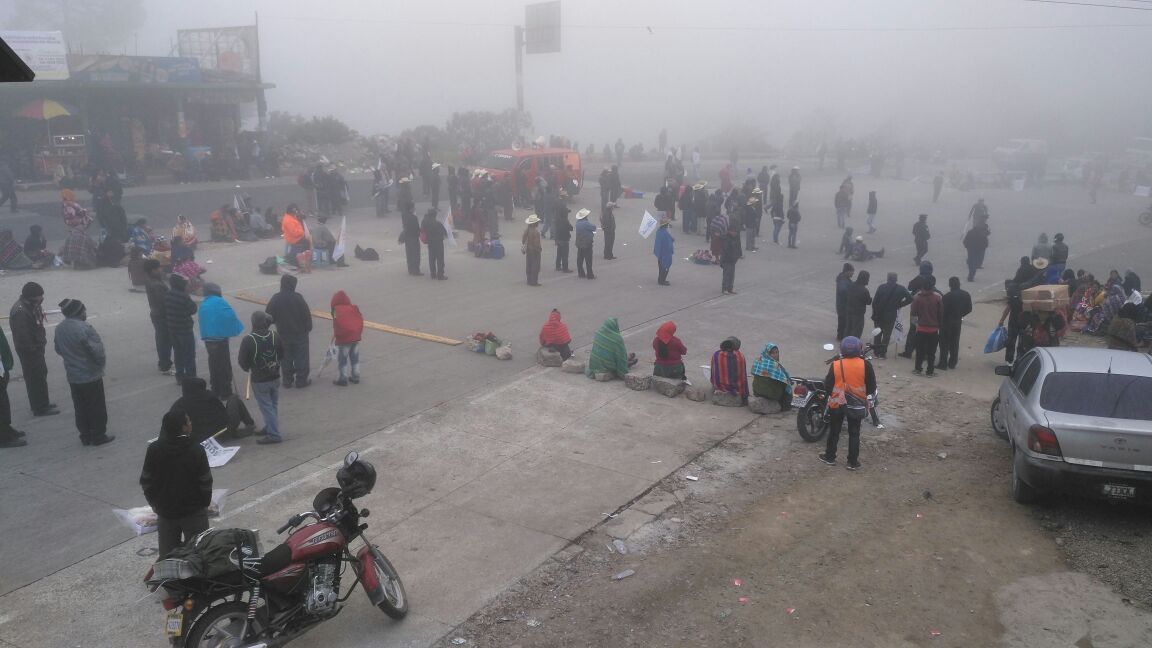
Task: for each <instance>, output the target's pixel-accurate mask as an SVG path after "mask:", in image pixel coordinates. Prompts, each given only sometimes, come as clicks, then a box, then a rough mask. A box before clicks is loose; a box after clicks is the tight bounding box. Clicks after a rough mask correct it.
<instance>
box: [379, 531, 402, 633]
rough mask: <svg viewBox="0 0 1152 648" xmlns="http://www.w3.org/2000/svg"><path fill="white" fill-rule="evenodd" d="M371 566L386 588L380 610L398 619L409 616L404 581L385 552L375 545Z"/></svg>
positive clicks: (382, 586)
mask: <svg viewBox="0 0 1152 648" xmlns="http://www.w3.org/2000/svg"><path fill="white" fill-rule="evenodd" d="M371 568H372V569H375V570H376V580H377V582H379V583H380V587H381V588H382V589H383V590H384V598H383V599H382V600H381V601H380V605H379V606H378V607H379V608H380V610H381V611H382V612H384V614H387V615H388V616H390V617H392V618H393V619H396V620H397V621H399V620H400V619H403V618H404V617H406V616H408V593H407V592H406V591H405V590H404V582H403V581H401V580H400V574H399V573H398V572H397V571H396V568H395V567H393V566H392V563H391V562H389V560H388V558H387V557H385V556H384V553H383V552H381V551H380V550H379V549H377V548H376V547H375V546H373V547H372V565H371Z"/></svg>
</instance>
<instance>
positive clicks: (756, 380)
mask: <svg viewBox="0 0 1152 648" xmlns="http://www.w3.org/2000/svg"><path fill="white" fill-rule="evenodd" d="M752 393H753V394H755V395H756V396H759V397H761V398H767V399H768V400H774V401H777V402H778V403H780V411H781V412H787V411H788V410H789V409H791V408H792V377H791V376H790V375H789V374H788V370H787V369H785V368H784V365H782V364H780V347H778V346H776V345H775V344H772V343H771V342H769V343H768V344H765V345H764V350H763V351H761V352H760V357H759V358H758V359H757V360H756V364H754V365H752Z"/></svg>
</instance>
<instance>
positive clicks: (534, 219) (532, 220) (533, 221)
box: [524, 214, 540, 225]
mask: <svg viewBox="0 0 1152 648" xmlns="http://www.w3.org/2000/svg"><path fill="white" fill-rule="evenodd" d="M539 222H540V217H539V216H537V215H536V214H528V218H525V219H524V223H525V224H526V225H535V224H536V223H539Z"/></svg>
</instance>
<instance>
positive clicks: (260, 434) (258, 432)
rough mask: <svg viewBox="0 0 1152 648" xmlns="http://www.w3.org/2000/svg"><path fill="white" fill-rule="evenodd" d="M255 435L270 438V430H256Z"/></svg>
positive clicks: (264, 428)
mask: <svg viewBox="0 0 1152 648" xmlns="http://www.w3.org/2000/svg"><path fill="white" fill-rule="evenodd" d="M255 434H256V436H258V437H262V436H268V428H266V427H263V428H260V429H259V430H256V432H255Z"/></svg>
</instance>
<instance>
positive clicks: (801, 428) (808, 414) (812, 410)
mask: <svg viewBox="0 0 1152 648" xmlns="http://www.w3.org/2000/svg"><path fill="white" fill-rule="evenodd" d="M827 429H828V424H827V423H825V422H824V403H823V402H822V401H816V400H815V399H813V401H812V402H810V403H808V404H807V405H805V406H804V407H802V408H800V411H798V412H796V431H797V432H799V433H800V438H801V439H804V440H805V441H807V442H808V443H815V442H816V441H819V440H820V439H823V438H824V433H825V432H826V431H827Z"/></svg>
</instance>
